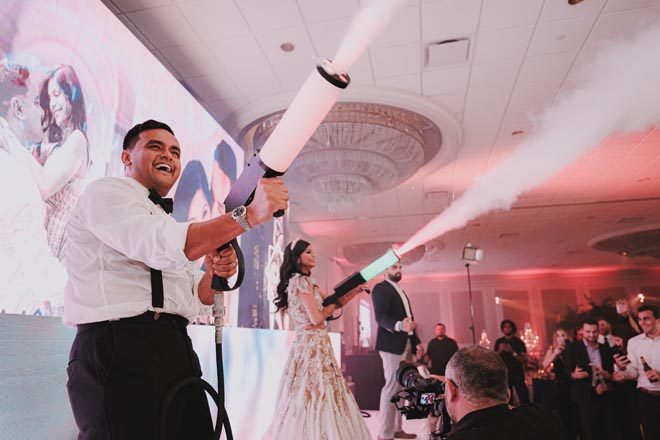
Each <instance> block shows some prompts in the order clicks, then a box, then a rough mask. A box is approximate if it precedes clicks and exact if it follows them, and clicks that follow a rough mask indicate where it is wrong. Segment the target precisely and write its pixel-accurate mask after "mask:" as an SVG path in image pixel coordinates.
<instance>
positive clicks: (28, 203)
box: [0, 118, 66, 315]
mask: <svg viewBox="0 0 660 440" xmlns="http://www.w3.org/2000/svg"><path fill="white" fill-rule="evenodd" d="M10 142H14V143H17V144H18V145H19V148H22V146H20V141H19V140H18V139H17V138H16V136H15V135H14V133H13V132H12V131H11V130H10V129H9V127H8V126H7V124H6V122H5V121H4V120H3V119H2V118H0V191H1V192H2V203H0V310H5V311H6V312H7V313H23V312H25V313H27V314H29V315H31V314H33V313H34V312H35V310H36V309H37V308H39V307H41V305H42V303H43V302H44V301H50V303H51V306H53V307H58V306H60V305H61V304H62V293H63V291H64V286H65V284H66V270H65V269H64V266H63V265H62V264H61V263H60V262H59V261H57V259H56V258H55V257H53V255H52V254H51V252H50V248H49V247H48V240H47V239H46V229H45V227H44V218H45V215H46V209H45V207H44V203H43V201H42V200H41V195H40V193H39V189H38V188H37V184H36V183H35V182H34V179H33V178H32V175H31V174H30V173H29V171H28V170H27V169H26V168H24V167H23V166H22V164H21V163H20V162H18V161H16V160H15V159H14V158H13V157H12V156H11V154H10V153H9V152H8V150H9V145H8V143H10Z"/></svg>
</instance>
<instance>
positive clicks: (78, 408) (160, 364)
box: [67, 312, 213, 440]
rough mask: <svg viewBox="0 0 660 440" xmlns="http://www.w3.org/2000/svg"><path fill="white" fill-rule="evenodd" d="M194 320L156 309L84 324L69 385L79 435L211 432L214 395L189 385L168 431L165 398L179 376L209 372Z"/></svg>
mask: <svg viewBox="0 0 660 440" xmlns="http://www.w3.org/2000/svg"><path fill="white" fill-rule="evenodd" d="M186 324H187V321H186V320H185V319H184V318H181V317H179V316H173V315H166V314H161V316H160V318H159V319H158V320H154V318H153V313H151V312H147V313H146V314H144V315H140V316H136V317H133V318H129V319H122V320H119V321H110V322H103V323H97V324H86V325H84V326H79V328H78V332H77V334H76V337H75V339H74V341H73V345H72V347H71V354H70V356H69V366H68V368H67V374H68V377H69V380H68V382H67V391H68V393H69V400H70V402H71V408H72V410H73V415H74V418H75V420H76V424H77V425H78V429H79V434H78V440H133V439H135V440H138V439H139V440H174V439H182V440H183V439H195V440H198V439H199V440H207V439H211V436H212V433H213V425H212V420H211V415H210V410H209V406H208V402H207V399H206V394H205V393H204V391H203V389H202V388H201V387H187V388H185V389H184V390H183V391H181V392H180V393H178V394H177V397H176V398H175V399H174V401H173V402H172V404H171V406H170V410H169V412H168V417H167V422H166V432H167V434H166V436H165V437H164V438H161V436H160V431H161V419H160V417H161V414H160V409H161V404H162V401H163V398H164V397H165V394H166V393H167V391H168V390H169V389H170V387H171V386H172V385H174V384H175V383H177V382H178V381H180V380H182V379H185V378H188V377H191V376H195V377H200V376H201V368H200V365H199V360H198V358H197V355H196V354H195V353H194V351H193V348H192V343H191V341H190V338H189V337H188V334H187V332H186Z"/></svg>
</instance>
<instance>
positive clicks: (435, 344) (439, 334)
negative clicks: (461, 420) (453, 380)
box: [427, 322, 458, 432]
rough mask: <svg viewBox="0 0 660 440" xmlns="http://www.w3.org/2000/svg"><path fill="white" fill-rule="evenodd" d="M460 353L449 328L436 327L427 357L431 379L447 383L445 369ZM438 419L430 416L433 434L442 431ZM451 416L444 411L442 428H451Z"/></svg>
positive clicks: (440, 325) (430, 426)
mask: <svg viewBox="0 0 660 440" xmlns="http://www.w3.org/2000/svg"><path fill="white" fill-rule="evenodd" d="M457 351H458V344H457V343H456V341H455V340H454V339H452V338H450V337H449V336H447V328H446V327H445V325H444V324H443V323H441V322H439V323H437V324H436V325H435V338H433V339H431V340H430V341H429V343H428V348H427V357H428V359H429V363H430V364H431V365H430V368H429V372H430V373H431V377H434V378H435V379H438V380H441V381H443V382H444V381H445V369H446V368H447V363H448V362H449V359H451V357H452V356H453V355H454V353H456V352H457ZM438 419H439V418H438V417H434V416H433V415H432V414H429V428H430V430H431V432H433V431H435V430H436V429H441V426H438ZM449 423H450V421H449V415H448V414H447V412H446V411H443V418H442V426H449Z"/></svg>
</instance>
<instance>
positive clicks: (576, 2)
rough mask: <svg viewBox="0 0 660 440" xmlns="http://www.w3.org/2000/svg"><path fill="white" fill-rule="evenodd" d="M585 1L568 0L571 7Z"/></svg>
mask: <svg viewBox="0 0 660 440" xmlns="http://www.w3.org/2000/svg"><path fill="white" fill-rule="evenodd" d="M582 1H583V0H568V4H569V5H577V4H578V3H582Z"/></svg>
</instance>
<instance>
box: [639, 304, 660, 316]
mask: <svg viewBox="0 0 660 440" xmlns="http://www.w3.org/2000/svg"><path fill="white" fill-rule="evenodd" d="M647 310H650V311H651V313H653V317H654V318H655V319H658V318H660V312H659V311H658V306H654V305H652V304H644V305H642V306H639V308H638V309H637V314H638V315H639V313H640V312H645V311H647Z"/></svg>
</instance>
